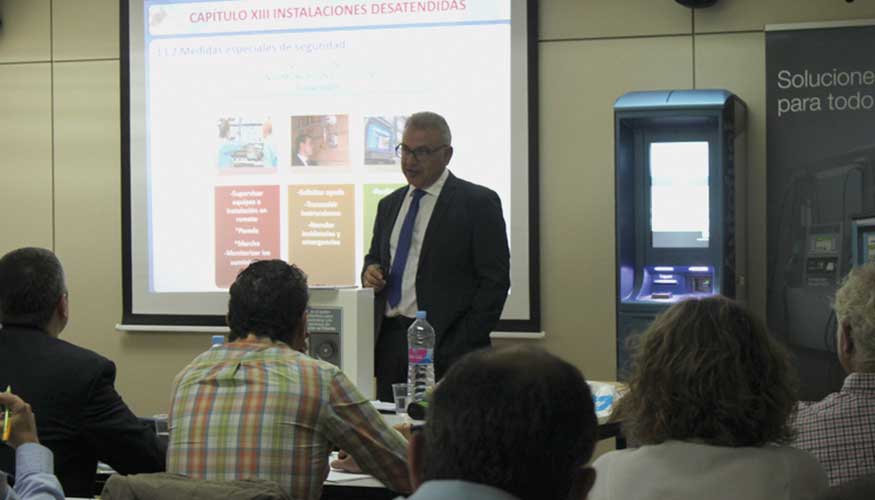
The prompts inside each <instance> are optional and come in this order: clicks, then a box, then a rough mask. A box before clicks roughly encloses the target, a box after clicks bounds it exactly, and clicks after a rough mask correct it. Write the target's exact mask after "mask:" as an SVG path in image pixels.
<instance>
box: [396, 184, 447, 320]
mask: <svg viewBox="0 0 875 500" xmlns="http://www.w3.org/2000/svg"><path fill="white" fill-rule="evenodd" d="M449 175H450V171H449V170H448V169H444V173H442V174H441V176H440V177H438V179H437V180H436V181H434V184H432V185H431V186H429V187H427V188H424V189H423V191H425V195H424V196H423V197H422V198H421V199H420V200H419V212H418V213H417V214H416V220H415V221H413V237H412V238H411V239H410V253H408V254H407V264H406V265H405V266H404V277H403V278H402V280H401V301H400V302H398V306H397V307H392V306H391V305H389V302H388V301H387V302H386V316H390V317H392V316H406V317H408V318H413V317H416V311H417V309H418V306H417V304H416V273H417V270H418V269H419V254H420V253H421V250H422V240H423V239H424V238H425V230H426V229H428V222H429V221H430V220H431V214H432V213H433V212H434V206H435V204H436V203H437V199H438V196H439V195H440V194H441V190H442V189H443V188H444V184H445V183H446V182H447V177H449ZM414 189H416V188H415V187H413V186H407V194H406V195H405V196H404V202H403V203H402V204H401V210H399V211H398V217H397V218H396V219H395V226H394V227H393V228H392V236H391V237H390V239H389V254H390V255H391V256H392V261H391V262H390V263H389V269H392V262H394V261H395V249H396V248H398V237H399V235H400V233H401V226H402V225H403V224H404V218H405V217H406V216H407V211H408V210H410V202H411V200H413V190H414Z"/></svg>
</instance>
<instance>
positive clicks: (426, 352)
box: [407, 347, 434, 365]
mask: <svg viewBox="0 0 875 500" xmlns="http://www.w3.org/2000/svg"><path fill="white" fill-rule="evenodd" d="M407 361H408V362H409V363H413V364H416V365H422V364H430V363H433V362H434V356H433V355H432V349H423V348H418V349H417V348H416V347H411V348H410V349H408V350H407Z"/></svg>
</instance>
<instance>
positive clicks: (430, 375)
mask: <svg viewBox="0 0 875 500" xmlns="http://www.w3.org/2000/svg"><path fill="white" fill-rule="evenodd" d="M425 316H426V315H425V311H416V320H415V321H414V322H413V323H412V324H411V325H410V328H408V329H407V392H408V398H407V401H408V404H409V403H411V402H415V401H423V400H425V398H426V393H427V392H428V391H430V390H431V388H432V387H434V341H435V336H434V328H432V327H431V325H430V324H429V323H428V321H427V320H426V319H425Z"/></svg>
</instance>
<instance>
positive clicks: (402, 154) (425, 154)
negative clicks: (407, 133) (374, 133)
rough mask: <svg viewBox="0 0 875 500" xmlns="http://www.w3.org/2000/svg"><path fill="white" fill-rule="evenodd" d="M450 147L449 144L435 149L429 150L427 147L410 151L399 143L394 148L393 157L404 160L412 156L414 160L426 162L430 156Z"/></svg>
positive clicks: (405, 145)
mask: <svg viewBox="0 0 875 500" xmlns="http://www.w3.org/2000/svg"><path fill="white" fill-rule="evenodd" d="M448 147H450V145H449V144H441V145H440V146H438V147H436V148H430V147H428V146H419V147H418V148H416V149H410V148H409V147H407V144H404V143H401V144H399V145H397V146H395V156H397V157H398V158H406V157H408V156H413V159H414V160H426V159H428V158H429V157H430V156H431V155H433V154H435V153H437V152H438V151H440V150H441V149H444V148H448Z"/></svg>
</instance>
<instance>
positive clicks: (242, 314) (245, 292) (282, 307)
mask: <svg viewBox="0 0 875 500" xmlns="http://www.w3.org/2000/svg"><path fill="white" fill-rule="evenodd" d="M230 295H231V298H230V299H229V300H228V327H229V328H230V329H231V334H230V335H229V338H230V339H231V340H232V341H234V340H237V339H240V338H245V337H246V336H247V335H248V334H250V333H254V334H255V335H257V336H259V337H266V338H270V339H272V340H277V341H282V342H286V343H289V342H290V341H291V338H292V336H293V335H294V334H295V333H296V332H295V329H296V328H297V327H298V326H299V325H300V322H301V318H302V316H303V314H304V311H305V310H306V308H307V301H308V298H309V292H308V290H307V275H305V274H304V272H303V271H301V270H300V269H299V268H298V267H297V266H295V265H289V264H287V263H286V262H283V261H282V260H263V261H256V262H253V263H252V264H250V265H249V267H247V268H246V269H244V270H243V271H241V272H240V274H239V275H237V279H236V280H235V281H234V284H233V285H231V290H230Z"/></svg>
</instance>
